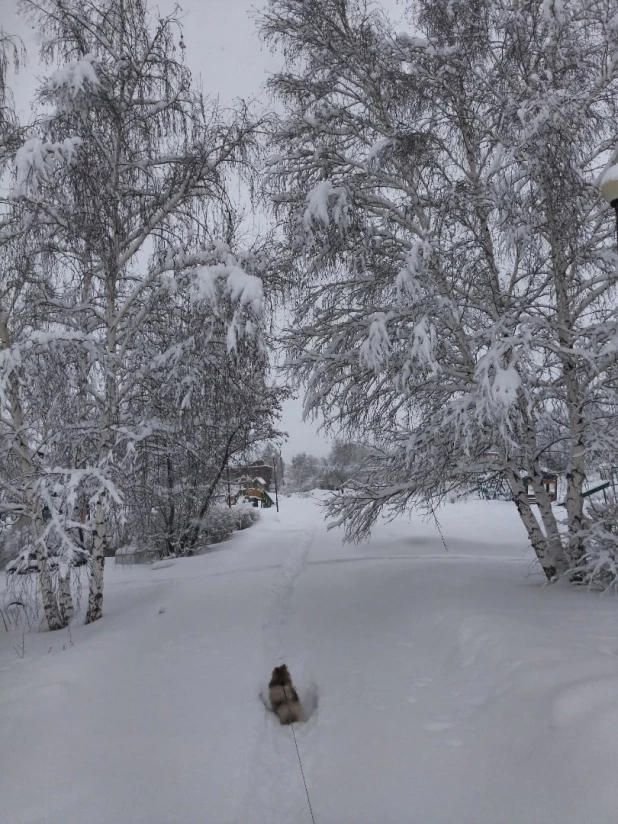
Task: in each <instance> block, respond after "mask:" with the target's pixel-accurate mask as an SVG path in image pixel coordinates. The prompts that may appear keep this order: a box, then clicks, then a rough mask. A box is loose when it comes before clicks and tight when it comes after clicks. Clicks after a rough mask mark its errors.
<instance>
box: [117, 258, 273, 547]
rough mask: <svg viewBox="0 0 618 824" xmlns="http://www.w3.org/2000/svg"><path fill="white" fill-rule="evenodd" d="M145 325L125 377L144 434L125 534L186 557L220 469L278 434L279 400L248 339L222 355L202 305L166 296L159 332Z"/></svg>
mask: <svg viewBox="0 0 618 824" xmlns="http://www.w3.org/2000/svg"><path fill="white" fill-rule="evenodd" d="M250 264H251V262H250V261H249V260H247V261H245V264H244V266H245V268H246V269H250V268H251V265H250ZM154 315H155V313H154V312H153V313H152V314H151V324H150V328H149V329H148V331H147V334H146V335H144V337H143V341H142V343H141V345H140V347H139V350H138V352H137V360H138V362H137V363H136V368H135V371H134V380H135V382H136V386H138V387H139V389H138V392H137V393H136V397H135V400H134V404H135V405H136V409H135V412H134V414H135V416H136V419H140V420H144V421H148V422H149V424H148V431H147V432H145V433H144V437H143V438H141V439H140V442H139V444H138V445H137V446H136V451H137V462H136V465H135V467H134V472H133V475H134V482H133V483H132V484H131V487H130V489H129V490H128V491H127V496H126V503H127V505H128V510H129V512H128V515H127V529H128V530H129V533H130V535H131V537H132V536H133V535H139V538H140V541H143V542H144V543H145V544H147V545H150V546H158V547H159V548H160V549H161V551H162V552H164V553H192V552H193V551H194V550H195V549H196V545H197V543H198V539H199V537H200V533H201V527H202V524H203V523H204V522H205V519H206V518H207V515H208V511H209V508H210V506H211V504H212V502H213V500H214V497H215V495H216V494H217V493H219V491H220V484H221V483H222V482H223V481H224V470H225V468H226V466H227V464H228V462H229V461H230V460H233V459H234V458H235V457H237V456H242V455H245V454H246V453H247V452H248V451H249V450H250V449H255V448H256V447H257V445H259V444H260V443H263V442H264V441H267V440H268V439H269V438H272V437H273V436H275V435H276V434H277V431H276V429H275V417H276V414H277V412H278V409H279V405H280V402H279V397H280V395H281V390H276V389H274V388H271V387H270V386H269V384H268V371H269V363H268V358H267V354H266V352H265V351H264V350H263V349H261V348H260V346H259V345H257V343H256V341H255V339H254V338H243V339H241V340H240V341H238V342H237V344H236V346H235V348H234V350H233V351H230V350H229V348H228V343H227V341H226V330H225V326H224V323H223V322H222V319H221V318H220V317H217V316H216V315H214V314H213V312H212V308H211V306H210V304H208V303H201V304H197V305H196V304H192V303H191V301H190V300H188V299H185V302H184V304H181V303H180V302H179V296H177V295H174V296H171V297H170V296H167V297H166V298H165V299H164V300H163V301H162V302H161V304H160V306H159V307H158V308H157V312H156V316H157V318H158V323H155V317H154ZM170 317H173V318H174V324H173V325H172V326H170V325H169V320H168V319H169V318H170ZM149 350H150V357H144V354H145V353H147V352H148V351H149Z"/></svg>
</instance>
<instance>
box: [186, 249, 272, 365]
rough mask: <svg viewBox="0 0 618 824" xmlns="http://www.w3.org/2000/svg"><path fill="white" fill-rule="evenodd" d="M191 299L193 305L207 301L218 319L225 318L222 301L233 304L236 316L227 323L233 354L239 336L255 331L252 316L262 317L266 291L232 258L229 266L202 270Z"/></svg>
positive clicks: (196, 272) (195, 277) (195, 278)
mask: <svg viewBox="0 0 618 824" xmlns="http://www.w3.org/2000/svg"><path fill="white" fill-rule="evenodd" d="M191 297H192V300H193V301H207V302H208V303H209V304H210V305H211V307H212V309H213V312H214V313H215V314H217V315H222V306H221V299H222V298H223V300H224V301H225V300H228V301H230V302H231V303H232V306H233V310H232V316H231V318H230V319H229V320H228V321H227V345H228V349H229V350H230V351H232V350H233V349H235V348H236V342H237V339H238V336H239V335H242V334H251V333H252V332H253V331H254V330H255V325H254V323H253V322H252V320H251V317H250V316H254V317H257V316H259V315H260V314H261V312H262V305H263V299H264V289H263V285H262V281H261V280H260V278H259V277H257V276H256V275H251V274H249V273H247V272H245V270H244V269H243V268H241V266H240V265H239V264H238V262H237V261H236V260H235V258H233V256H232V255H229V256H228V260H227V261H226V263H216V264H212V265H205V266H198V267H197V268H196V269H195V270H194V272H193V282H192V284H191Z"/></svg>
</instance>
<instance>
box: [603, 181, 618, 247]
mask: <svg viewBox="0 0 618 824" xmlns="http://www.w3.org/2000/svg"><path fill="white" fill-rule="evenodd" d="M601 195H602V196H603V198H604V199H605V200H606V201H607V202H608V203H609V205H610V206H611V207H612V208H613V210H614V212H615V214H616V242H617V243H618V165H617V166H610V167H609V169H608V170H607V171H606V172H605V174H604V175H603V177H602V178H601Z"/></svg>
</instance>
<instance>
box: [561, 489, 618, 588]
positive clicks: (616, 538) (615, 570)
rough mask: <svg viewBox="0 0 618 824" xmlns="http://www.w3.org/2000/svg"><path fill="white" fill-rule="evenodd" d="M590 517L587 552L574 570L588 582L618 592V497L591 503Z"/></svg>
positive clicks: (583, 580)
mask: <svg viewBox="0 0 618 824" xmlns="http://www.w3.org/2000/svg"><path fill="white" fill-rule="evenodd" d="M586 520H587V527H588V529H587V530H586V554H585V555H584V557H583V558H582V559H581V561H580V563H579V564H578V565H577V567H576V568H575V569H574V570H571V574H572V575H573V576H574V577H575V579H576V580H581V582H582V584H585V585H587V586H590V587H594V588H599V589H603V590H607V589H613V590H615V591H617V592H618V501H617V500H616V499H615V498H614V497H613V496H612V497H611V498H609V499H608V500H607V501H605V502H603V503H594V504H593V503H591V504H590V505H589V507H588V509H587V512H586Z"/></svg>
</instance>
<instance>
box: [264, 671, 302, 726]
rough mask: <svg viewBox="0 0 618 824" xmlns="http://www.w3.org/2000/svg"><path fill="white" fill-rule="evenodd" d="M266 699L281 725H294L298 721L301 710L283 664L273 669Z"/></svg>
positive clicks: (288, 674) (296, 694)
mask: <svg viewBox="0 0 618 824" xmlns="http://www.w3.org/2000/svg"><path fill="white" fill-rule="evenodd" d="M268 697H269V699H270V706H271V707H272V708H273V712H274V713H275V715H276V716H277V718H278V719H279V721H281V723H282V724H294V723H296V721H300V719H301V718H302V715H303V708H302V706H301V703H300V699H299V697H298V693H297V692H296V690H295V689H294V684H292V679H291V677H290V673H289V670H288V668H287V667H286V665H285V664H282V665H281V666H280V667H275V668H274V670H273V674H272V678H271V679H270V684H269V685H268Z"/></svg>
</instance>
